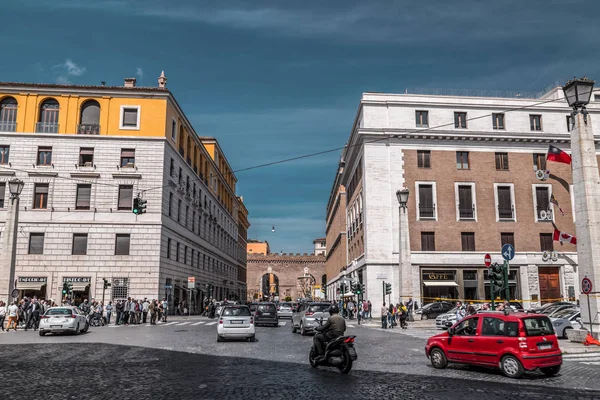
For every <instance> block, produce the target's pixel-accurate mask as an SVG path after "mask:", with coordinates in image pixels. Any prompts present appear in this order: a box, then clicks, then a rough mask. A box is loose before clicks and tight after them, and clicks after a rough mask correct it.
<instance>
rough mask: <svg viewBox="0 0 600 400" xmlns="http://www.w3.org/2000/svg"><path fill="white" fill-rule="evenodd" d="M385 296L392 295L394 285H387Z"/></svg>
mask: <svg viewBox="0 0 600 400" xmlns="http://www.w3.org/2000/svg"><path fill="white" fill-rule="evenodd" d="M385 294H392V284H391V283H386V284H385Z"/></svg>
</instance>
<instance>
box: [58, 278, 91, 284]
mask: <svg viewBox="0 0 600 400" xmlns="http://www.w3.org/2000/svg"><path fill="white" fill-rule="evenodd" d="M91 281H92V278H90V277H86V278H82V277H73V278H69V277H64V278H63V282H71V283H90V282H91Z"/></svg>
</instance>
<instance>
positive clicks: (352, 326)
mask: <svg viewBox="0 0 600 400" xmlns="http://www.w3.org/2000/svg"><path fill="white" fill-rule="evenodd" d="M346 326H348V327H350V328H356V326H354V325H350V324H346Z"/></svg>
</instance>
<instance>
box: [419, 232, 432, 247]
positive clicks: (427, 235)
mask: <svg viewBox="0 0 600 400" xmlns="http://www.w3.org/2000/svg"><path fill="white" fill-rule="evenodd" d="M421 251H435V233H434V232H421Z"/></svg>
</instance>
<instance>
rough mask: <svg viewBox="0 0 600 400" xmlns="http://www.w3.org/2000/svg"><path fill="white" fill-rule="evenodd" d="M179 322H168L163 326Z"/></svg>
mask: <svg viewBox="0 0 600 400" xmlns="http://www.w3.org/2000/svg"><path fill="white" fill-rule="evenodd" d="M177 323H178V322H177V321H175V322H167V323H164V324H162V325H163V326H169V325H173V324H177Z"/></svg>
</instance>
